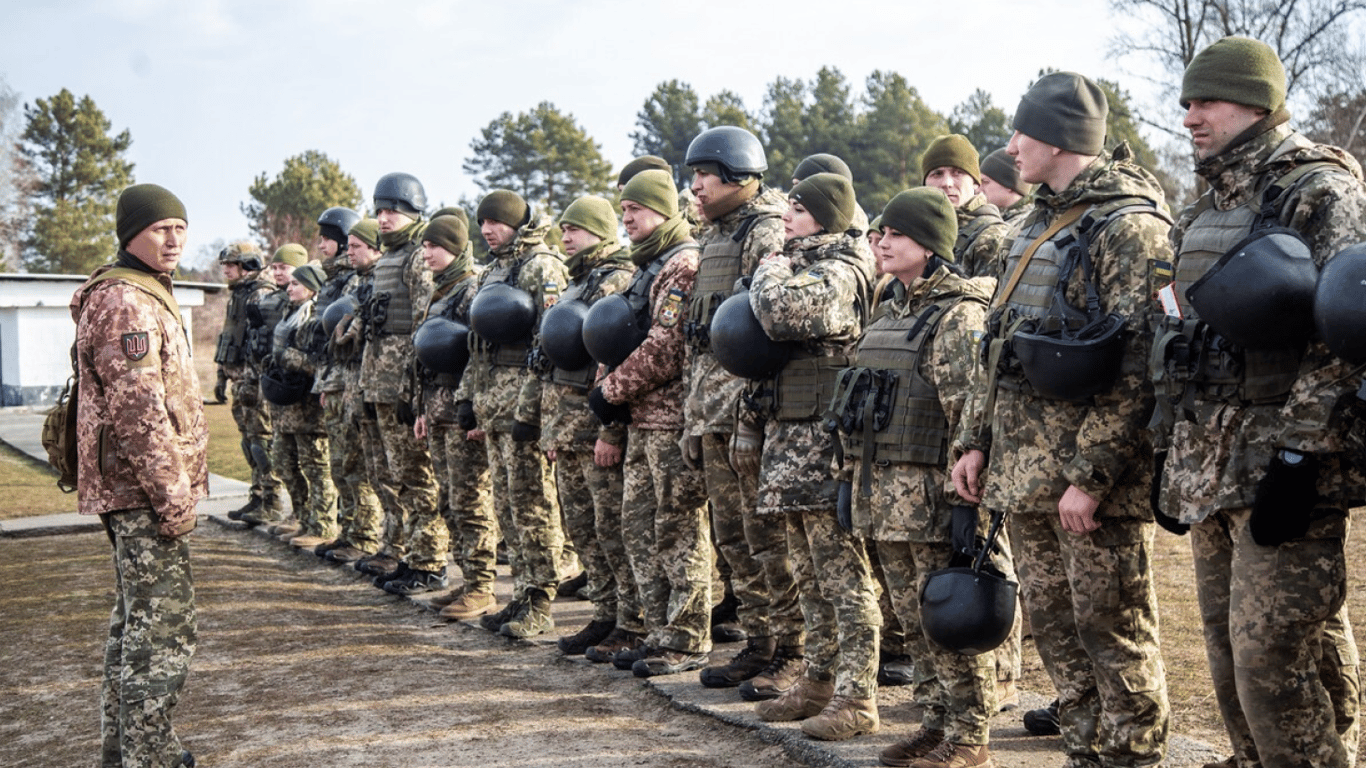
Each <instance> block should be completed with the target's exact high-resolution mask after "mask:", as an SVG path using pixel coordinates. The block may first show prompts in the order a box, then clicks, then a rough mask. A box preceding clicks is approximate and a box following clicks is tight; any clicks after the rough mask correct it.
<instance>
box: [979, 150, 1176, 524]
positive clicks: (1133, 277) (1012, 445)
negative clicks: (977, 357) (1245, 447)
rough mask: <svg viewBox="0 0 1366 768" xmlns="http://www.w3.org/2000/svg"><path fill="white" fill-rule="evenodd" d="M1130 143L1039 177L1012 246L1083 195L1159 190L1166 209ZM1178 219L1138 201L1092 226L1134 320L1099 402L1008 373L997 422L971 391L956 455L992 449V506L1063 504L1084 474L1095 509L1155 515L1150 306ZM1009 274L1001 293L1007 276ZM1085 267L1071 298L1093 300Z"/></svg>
mask: <svg viewBox="0 0 1366 768" xmlns="http://www.w3.org/2000/svg"><path fill="white" fill-rule="evenodd" d="M1131 155H1132V153H1131V151H1130V150H1129V148H1128V145H1126V144H1121V145H1119V146H1118V147H1116V148H1115V149H1114V150H1113V151H1111V152H1110V153H1109V155H1101V156H1100V157H1098V158H1096V160H1094V161H1093V162H1092V163H1091V164H1090V165H1089V166H1087V167H1086V168H1085V169H1083V170H1082V171H1081V173H1080V174H1078V175H1077V177H1076V178H1075V179H1074V180H1073V181H1072V183H1071V184H1070V185H1069V186H1068V187H1067V188H1066V189H1064V190H1061V191H1059V192H1054V191H1052V190H1051V189H1049V188H1048V187H1047V185H1044V186H1041V187H1039V190H1038V193H1037V195H1036V197H1035V203H1034V210H1033V211H1031V213H1030V215H1029V217H1028V218H1027V219H1026V220H1025V222H1024V223H1023V224H1022V226H1021V228H1020V229H1018V230H1012V232H1011V237H1010V239H1009V240H1007V241H1006V242H1005V244H1004V245H1003V246H1002V247H1003V248H1005V249H1006V250H1007V252H1011V250H1012V249H1013V247H1014V246H1013V241H1014V240H1016V239H1017V238H1019V237H1021V236H1022V235H1021V234H1020V232H1021V231H1022V230H1029V229H1030V228H1032V227H1034V226H1036V225H1040V224H1045V223H1051V222H1053V221H1054V220H1056V219H1057V218H1058V217H1060V216H1062V215H1063V214H1064V213H1065V212H1066V211H1068V210H1069V209H1071V208H1072V207H1073V206H1077V205H1087V206H1090V205H1098V204H1102V203H1105V202H1108V201H1112V200H1115V199H1118V198H1125V197H1134V198H1139V199H1142V200H1147V201H1151V202H1152V203H1153V205H1154V206H1155V208H1154V210H1156V211H1161V212H1163V214H1165V211H1166V203H1165V201H1164V198H1163V192H1162V187H1161V185H1160V184H1158V182H1157V180H1156V179H1155V178H1154V177H1153V175H1152V174H1151V173H1149V172H1148V171H1146V170H1144V169H1143V168H1141V167H1140V166H1138V165H1137V164H1136V163H1134V162H1133V161H1132V159H1131ZM1169 229H1170V226H1169V225H1168V223H1167V221H1166V220H1165V219H1164V218H1162V217H1161V216H1159V215H1153V214H1152V213H1143V212H1133V213H1127V214H1122V215H1116V216H1113V217H1111V218H1110V219H1109V220H1108V222H1107V223H1105V224H1104V225H1103V226H1102V227H1099V228H1098V231H1094V232H1092V239H1091V243H1090V246H1091V247H1090V249H1089V253H1090V256H1091V260H1092V263H1093V265H1094V269H1095V279H1096V285H1097V289H1098V291H1099V296H1100V304H1101V309H1102V311H1105V312H1108V313H1116V314H1119V315H1120V316H1121V317H1123V318H1124V320H1125V323H1126V326H1125V327H1126V330H1127V332H1126V334H1125V341H1124V354H1123V359H1122V362H1121V366H1120V373H1119V376H1118V379H1117V380H1116V382H1115V384H1114V386H1113V387H1111V388H1110V389H1109V390H1108V391H1106V392H1104V393H1101V394H1099V395H1096V396H1095V397H1094V398H1092V400H1091V401H1090V402H1085V403H1077V402H1069V401H1063V400H1051V399H1047V398H1043V397H1040V396H1038V395H1035V394H1033V393H1032V392H1018V391H1013V390H1012V389H1009V388H1006V387H1004V386H1000V385H998V386H997V387H996V398H997V399H996V403H995V408H994V410H993V412H992V420H991V423H990V425H989V426H984V425H983V424H982V421H983V419H982V413H981V412H980V409H981V408H982V407H983V402H984V397H981V396H975V397H973V398H972V399H971V404H972V405H971V408H969V409H968V410H966V411H965V412H964V415H963V418H962V424H961V426H960V429H959V433H958V437H957V438H956V439H955V442H954V455H955V456H956V455H959V454H960V453H961V452H962V451H963V450H964V449H965V448H981V449H983V450H985V451H986V452H987V455H988V466H987V471H986V477H985V489H984V496H983V503H984V504H985V505H986V506H987V507H988V508H990V509H998V510H1004V511H1022V512H1031V511H1033V512H1049V513H1053V514H1056V513H1057V501H1058V500H1059V499H1060V498H1061V497H1062V495H1063V493H1064V492H1065V491H1066V490H1067V488H1068V486H1075V487H1077V488H1078V489H1080V490H1081V491H1083V492H1085V493H1086V494H1088V495H1089V496H1091V497H1092V498H1094V499H1098V500H1099V501H1100V506H1099V508H1098V510H1097V513H1096V514H1097V519H1104V518H1106V517H1139V518H1145V519H1151V515H1152V513H1151V511H1150V510H1149V507H1148V503H1147V494H1148V486H1149V477H1150V475H1151V473H1152V461H1151V454H1152V449H1151V447H1150V444H1149V442H1148V440H1147V432H1146V430H1145V427H1146V425H1147V423H1148V418H1149V416H1150V415H1151V413H1152V406H1153V402H1154V400H1153V394H1152V387H1151V385H1150V384H1149V382H1148V376H1147V363H1148V351H1149V349H1150V348H1151V346H1152V343H1151V342H1152V329H1151V327H1150V326H1149V319H1150V317H1149V315H1148V307H1149V301H1150V297H1151V296H1152V295H1153V293H1154V292H1155V290H1156V288H1157V287H1158V284H1159V282H1165V279H1166V278H1165V276H1166V275H1167V274H1168V272H1167V270H1168V269H1169V265H1170V263H1171V244H1170V242H1169V241H1168V231H1169ZM1013 261H1014V260H1013V259H1012V261H1011V263H1008V264H1007V265H1006V269H1007V271H1008V270H1010V269H1012V268H1013V266H1014V263H1013ZM1002 274H1003V276H1002V278H1001V285H1000V286H999V287H998V289H997V290H998V293H999V292H1000V291H1001V290H1004V287H1005V283H1006V282H1007V279H1006V277H1005V276H1004V275H1005V274H1006V273H1004V272H1003V273H1002ZM1079 274H1080V271H1078V277H1076V278H1075V279H1072V280H1071V281H1070V282H1069V284H1068V289H1067V293H1066V300H1067V303H1068V304H1070V305H1071V306H1073V307H1084V306H1086V292H1085V282H1086V281H1085V280H1083V279H1081V278H1080V276H1079ZM1159 276H1162V277H1159ZM999 301H1000V298H999V297H996V298H993V302H999ZM982 394H984V393H982Z"/></svg>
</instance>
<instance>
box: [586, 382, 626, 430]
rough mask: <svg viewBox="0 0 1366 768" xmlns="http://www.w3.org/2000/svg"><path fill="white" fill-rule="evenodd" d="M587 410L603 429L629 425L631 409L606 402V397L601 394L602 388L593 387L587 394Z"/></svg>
mask: <svg viewBox="0 0 1366 768" xmlns="http://www.w3.org/2000/svg"><path fill="white" fill-rule="evenodd" d="M588 408H589V410H591V411H592V412H593V415H594V416H597V417H598V421H600V422H602V425H603V426H604V427H610V426H612V425H613V424H630V423H631V407H630V406H629V405H624V404H623V405H617V404H616V403H610V402H608V401H607V396H606V395H604V394H603V393H602V387H593V389H592V391H590V392H589V393H588Z"/></svg>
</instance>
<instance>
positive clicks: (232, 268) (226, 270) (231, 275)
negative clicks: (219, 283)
mask: <svg viewBox="0 0 1366 768" xmlns="http://www.w3.org/2000/svg"><path fill="white" fill-rule="evenodd" d="M242 273H243V269H242V265H241V264H238V263H237V262H235V261H232V262H228V263H227V264H224V265H223V279H224V280H227V281H228V282H230V283H231V282H233V281H234V280H241V279H242Z"/></svg>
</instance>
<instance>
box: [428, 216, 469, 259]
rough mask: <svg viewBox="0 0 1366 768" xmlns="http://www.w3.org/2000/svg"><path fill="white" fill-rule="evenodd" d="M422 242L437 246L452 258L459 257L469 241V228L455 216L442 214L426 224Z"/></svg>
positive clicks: (462, 220) (461, 219)
mask: <svg viewBox="0 0 1366 768" xmlns="http://www.w3.org/2000/svg"><path fill="white" fill-rule="evenodd" d="M422 241H423V242H426V243H431V244H432V245H439V246H441V247H442V248H445V249H446V250H447V251H449V252H450V254H451V255H452V256H459V255H460V254H461V253H462V252H463V251H464V250H465V244H466V243H468V242H469V241H470V227H469V225H468V224H466V223H465V220H464V219H463V218H461V217H460V216H457V215H456V214H453V213H447V214H442V215H441V216H436V217H434V218H433V219H432V220H431V221H429V222H427V229H425V230H423V232H422Z"/></svg>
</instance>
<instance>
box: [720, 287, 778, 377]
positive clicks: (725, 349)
mask: <svg viewBox="0 0 1366 768" xmlns="http://www.w3.org/2000/svg"><path fill="white" fill-rule="evenodd" d="M711 352H712V354H713V355H716V361H717V362H718V363H720V364H721V367H722V368H725V369H726V370H727V371H728V372H730V373H731V375H734V376H739V377H740V378H742V379H766V378H768V377H769V376H772V375H773V374H775V373H777V372H778V371H780V370H782V368H783V366H785V365H787V360H788V358H789V357H791V356H792V344H791V343H789V342H782V341H774V340H772V339H770V338H769V337H768V334H767V333H764V327H763V326H762V325H760V324H759V318H757V317H755V316H754V309H753V308H752V307H750V305H749V291H740V292H739V293H737V294H735V295H734V296H731V297H730V298H728V299H726V300H725V301H723V302H721V306H719V307H717V308H716V314H715V315H713V316H712V319H711Z"/></svg>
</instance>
